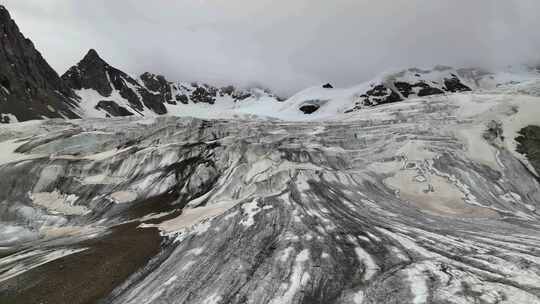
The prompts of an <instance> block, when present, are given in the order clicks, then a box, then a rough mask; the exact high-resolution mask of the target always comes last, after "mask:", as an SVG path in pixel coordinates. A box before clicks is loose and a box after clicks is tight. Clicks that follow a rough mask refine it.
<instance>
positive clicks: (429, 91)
mask: <svg viewBox="0 0 540 304" xmlns="http://www.w3.org/2000/svg"><path fill="white" fill-rule="evenodd" d="M440 94H444V91H443V90H441V89H437V88H433V87H430V86H428V87H425V88H422V89H420V91H418V96H419V97H424V96H430V95H440Z"/></svg>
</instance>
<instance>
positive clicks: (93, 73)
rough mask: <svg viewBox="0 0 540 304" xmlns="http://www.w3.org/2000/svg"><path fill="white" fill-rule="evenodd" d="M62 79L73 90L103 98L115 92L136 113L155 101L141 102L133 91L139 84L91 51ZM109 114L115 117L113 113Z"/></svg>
mask: <svg viewBox="0 0 540 304" xmlns="http://www.w3.org/2000/svg"><path fill="white" fill-rule="evenodd" d="M62 79H63V80H64V82H65V83H67V84H68V85H69V86H70V87H71V88H73V89H74V90H81V89H93V90H95V91H96V92H98V93H99V94H100V95H101V96H103V97H110V96H111V95H112V93H113V91H114V90H117V91H118V93H119V94H120V96H122V97H123V98H125V99H126V100H128V102H129V103H130V105H131V106H132V108H133V109H134V110H136V111H142V109H143V103H144V104H147V103H149V104H153V103H155V100H150V101H149V100H142V101H141V99H140V98H139V96H138V95H137V94H136V93H135V92H134V90H133V88H137V87H140V85H139V83H138V82H137V81H136V80H135V79H133V78H131V77H130V76H129V75H127V74H126V73H124V72H122V71H120V70H118V69H116V68H114V67H112V66H110V65H109V64H108V63H107V62H105V61H104V60H103V59H102V58H101V57H100V56H99V55H98V53H97V52H96V51H95V50H93V49H92V50H90V51H88V53H87V54H86V56H84V58H83V59H82V60H81V61H80V62H79V63H78V64H77V65H76V66H74V67H72V68H70V69H69V70H68V71H67V72H66V73H65V74H64V75H62ZM143 99H144V98H143ZM109 114H111V116H115V115H114V114H113V113H109Z"/></svg>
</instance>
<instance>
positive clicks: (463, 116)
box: [0, 79, 540, 304]
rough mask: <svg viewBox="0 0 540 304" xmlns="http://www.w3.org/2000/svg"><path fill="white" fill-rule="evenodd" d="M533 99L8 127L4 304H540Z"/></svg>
mask: <svg viewBox="0 0 540 304" xmlns="http://www.w3.org/2000/svg"><path fill="white" fill-rule="evenodd" d="M538 88H540V82H539V81H538V80H536V79H529V80H526V81H521V82H519V83H507V84H505V85H497V86H495V85H493V86H483V87H482V88H474V89H473V90H471V91H464V92H454V93H447V94H442V95H433V96H421V97H419V96H412V97H411V98H407V99H406V100H402V101H400V102H395V103H389V104H381V105H375V106H369V107H361V108H359V109H357V110H355V111H352V112H348V113H344V112H345V111H342V110H345V109H346V108H347V107H348V108H352V107H354V106H355V103H354V102H352V100H351V99H349V98H345V97H347V96H354V95H355V94H354V93H353V94H352V95H350V94H349V93H350V92H352V91H351V90H348V89H345V90H341V89H324V88H320V89H311V90H308V91H306V92H303V93H301V94H300V95H298V96H296V97H292V98H291V99H289V101H285V102H282V103H281V105H282V106H281V107H270V106H269V107H266V106H267V105H264V106H263V108H262V109H263V110H253V111H252V112H251V113H249V115H244V114H245V113H235V114H234V115H226V114H223V116H222V117H219V115H215V113H218V112H213V111H214V110H209V113H210V114H208V115H209V116H208V117H204V116H203V117H202V118H201V117H199V118H195V117H175V116H156V117H154V116H152V117H143V118H137V117H121V118H107V119H100V118H86V119H79V120H59V119H52V120H42V121H29V122H22V123H15V124H9V125H2V126H0V141H1V142H2V143H1V144H0V147H1V148H0V150H1V151H0V174H1V176H2V178H1V179H0V187H1V189H3V191H1V192H0V201H1V202H2V203H1V205H0V206H1V207H0V208H1V212H0V232H1V233H0V302H2V303H36V302H43V303H89V302H98V303H279V304H281V303H365V304H368V303H415V304H416V303H418V304H421V303H456V304H458V303H540V250H539V249H538V248H540V221H539V220H540V213H539V211H538V209H539V208H540V193H539V189H540V188H539V175H538V172H539V171H538V170H540V168H538V167H536V164H537V162H536V160H537V158H536V157H538V156H537V154H535V153H534V151H535V150H534V149H533V148H534V147H535V146H534V143H535V141H534V140H535V138H536V137H535V136H537V135H539V134H536V133H534V132H533V134H532V135H530V136H529V137H530V138H529V137H528V138H527V140H530V141H531V142H532V143H531V144H529V145H532V147H533V148H530V149H528V148H527V147H529V146H524V142H527V143H528V142H529V141H526V140H525V139H519V140H518V138H520V136H522V137H523V136H524V134H525V133H524V131H523V130H524V129H526V128H527V127H530V126H538V125H540V104H539V102H540V95H539V94H538V92H539V90H538ZM353 91H355V90H353ZM320 92H323V93H322V94H324V96H321V93H320ZM340 96H341V97H340ZM343 96H345V97H343ZM315 99H316V100H328V102H327V103H326V104H323V105H322V107H321V108H320V109H321V110H320V112H319V113H317V112H315V113H314V114H315V115H305V114H303V113H301V112H299V110H298V106H299V105H301V104H302V103H304V102H305V101H306V100H315ZM340 100H341V103H340ZM334 101H336V102H334ZM345 106H347V107H345ZM212 113H213V114H212ZM531 132H532V131H531ZM535 134H536V135H535ZM527 151H528V153H526V152H527Z"/></svg>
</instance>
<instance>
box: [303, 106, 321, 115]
mask: <svg viewBox="0 0 540 304" xmlns="http://www.w3.org/2000/svg"><path fill="white" fill-rule="evenodd" d="M319 108H320V107H319V106H318V105H312V104H307V105H303V106H301V107H300V111H302V112H304V114H313V113H315V112H317V110H318V109H319Z"/></svg>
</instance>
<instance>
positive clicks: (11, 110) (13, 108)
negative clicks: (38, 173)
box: [0, 7, 540, 123]
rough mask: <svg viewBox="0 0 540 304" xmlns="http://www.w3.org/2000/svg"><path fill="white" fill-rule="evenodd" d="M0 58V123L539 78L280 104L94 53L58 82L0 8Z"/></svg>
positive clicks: (500, 75) (438, 71)
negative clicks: (122, 66)
mask: <svg viewBox="0 0 540 304" xmlns="http://www.w3.org/2000/svg"><path fill="white" fill-rule="evenodd" d="M1 13H2V14H1V15H2V16H1V17H2V18H0V25H3V28H4V36H3V40H2V43H3V44H4V45H5V48H4V49H3V50H2V52H3V53H2V54H0V57H1V58H0V60H1V61H2V62H3V64H2V65H1V67H2V69H0V85H2V88H1V90H0V95H2V96H3V98H4V100H5V101H6V102H3V103H0V113H1V115H2V118H1V119H0V121H2V122H4V123H5V122H17V121H26V120H31V119H43V118H78V117H80V118H105V117H121V116H134V117H154V116H158V115H169V116H189V117H198V118H225V117H229V118H230V117H249V116H259V117H267V118H273V119H282V120H313V119H322V118H325V119H327V118H329V117H333V116H335V115H340V114H343V113H350V112H354V111H357V110H360V109H363V108H368V107H374V106H379V105H382V104H387V103H394V102H400V101H403V100H407V99H411V98H417V97H429V96H434V95H444V94H451V93H458V92H470V91H477V90H483V89H492V88H495V87H498V86H501V85H505V84H512V83H514V84H515V83H520V82H523V81H529V80H531V79H537V78H538V77H540V74H539V71H538V69H533V68H525V67H524V68H520V69H516V68H514V69H509V70H507V71H503V72H501V71H487V70H484V69H470V68H469V69H454V68H451V67H444V66H437V67H434V68H432V69H418V68H412V69H408V70H404V71H397V72H391V73H385V74H383V75H381V76H379V77H376V78H375V79H373V80H371V81H368V82H365V83H362V84H359V85H357V86H354V87H351V88H334V87H333V86H332V85H331V84H326V85H320V86H316V87H314V88H308V89H306V90H303V91H301V92H299V93H297V94H295V95H294V96H292V97H290V98H288V99H282V98H279V97H278V96H276V95H275V94H273V93H271V92H269V91H268V90H263V89H258V88H251V89H241V88H235V87H233V86H226V87H216V86H212V85H208V84H203V83H187V82H171V81H168V80H167V79H165V77H163V76H161V75H155V74H152V73H144V74H142V75H140V76H138V77H133V76H130V75H128V74H127V73H125V72H123V71H121V70H119V69H117V68H115V67H113V66H112V65H110V64H109V63H107V62H106V61H105V60H103V59H102V58H101V57H100V56H99V54H98V53H97V52H96V51H95V50H90V51H89V52H88V53H87V54H86V55H85V56H84V58H83V59H82V60H81V61H80V62H79V63H78V64H77V65H75V66H73V67H72V68H70V69H69V70H68V71H67V72H66V73H65V74H64V75H62V77H58V75H57V74H56V73H55V72H54V71H53V70H52V69H51V68H50V66H49V65H48V64H47V63H46V61H45V60H44V59H43V58H42V57H41V55H40V54H39V53H38V52H37V51H36V50H35V49H34V47H33V45H32V43H31V42H30V40H28V39H26V38H25V37H24V36H23V35H22V34H21V33H20V32H19V30H18V28H17V26H16V24H15V22H14V21H13V20H12V19H11V18H10V16H9V13H8V12H7V10H6V9H5V8H3V7H2V8H1Z"/></svg>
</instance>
